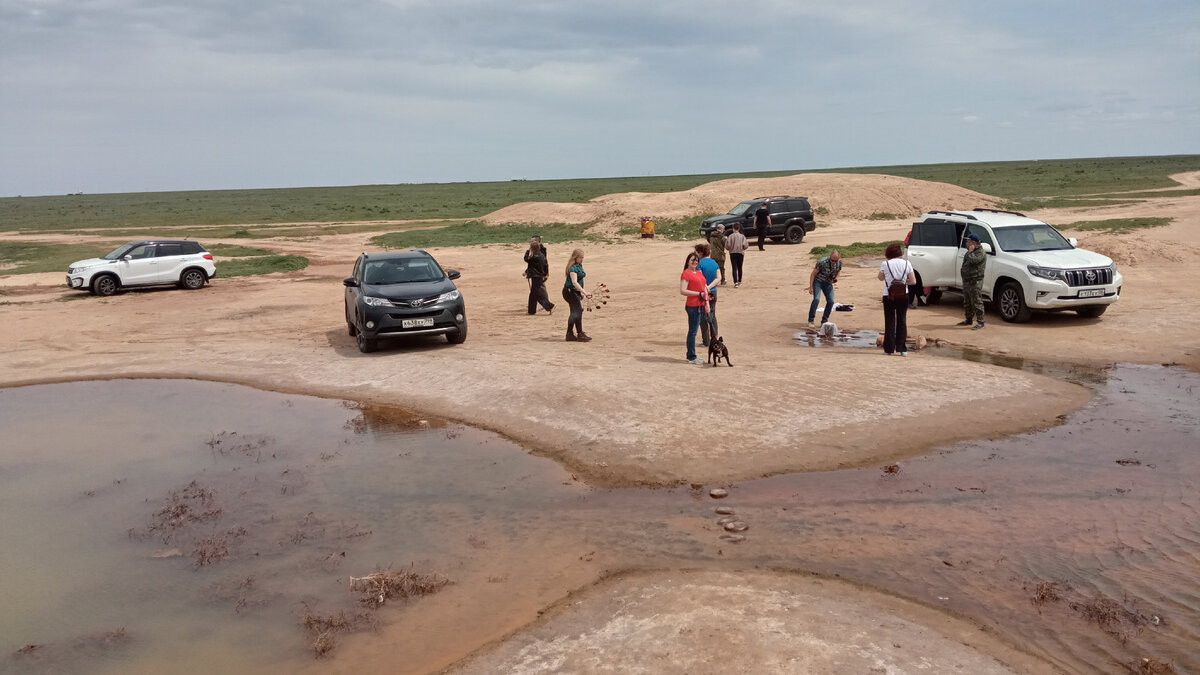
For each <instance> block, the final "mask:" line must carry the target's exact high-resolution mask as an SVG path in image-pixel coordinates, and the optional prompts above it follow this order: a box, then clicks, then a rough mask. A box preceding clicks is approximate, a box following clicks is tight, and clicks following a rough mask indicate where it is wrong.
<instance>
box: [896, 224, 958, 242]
mask: <svg viewBox="0 0 1200 675" xmlns="http://www.w3.org/2000/svg"><path fill="white" fill-rule="evenodd" d="M958 233H959V227H958V224H957V223H954V222H951V221H948V220H941V219H934V220H924V221H921V222H918V223H913V230H912V239H910V240H909V242H908V245H909V246H958V240H959V236H958Z"/></svg>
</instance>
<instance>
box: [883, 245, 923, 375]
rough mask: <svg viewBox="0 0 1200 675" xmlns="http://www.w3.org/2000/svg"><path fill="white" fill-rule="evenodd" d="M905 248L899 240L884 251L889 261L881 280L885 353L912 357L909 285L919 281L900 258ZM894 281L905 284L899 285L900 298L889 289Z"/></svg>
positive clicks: (909, 266) (885, 262) (908, 265)
mask: <svg viewBox="0 0 1200 675" xmlns="http://www.w3.org/2000/svg"><path fill="white" fill-rule="evenodd" d="M902 250H903V249H901V247H900V244H899V242H897V243H894V244H889V245H888V247H887V251H886V252H885V253H884V255H886V256H887V260H884V261H883V262H882V263H880V265H879V280H880V281H882V282H883V353H884V354H892V353H893V352H900V356H908V344H907V342H906V340H907V338H908V322H907V320H906V316H907V314H908V287H909V286H911V285H913V284H915V283H917V273H916V272H914V271H913V267H912V264H911V263H909V262H908V261H907V260H905V259H904V258H901V257H900V254H901V252H902ZM894 283H898V284H903V288H902V289H901V288H900V287H899V286H897V291H896V299H893V298H892V293H890V292H889V289H890V288H891V287H892V284H894Z"/></svg>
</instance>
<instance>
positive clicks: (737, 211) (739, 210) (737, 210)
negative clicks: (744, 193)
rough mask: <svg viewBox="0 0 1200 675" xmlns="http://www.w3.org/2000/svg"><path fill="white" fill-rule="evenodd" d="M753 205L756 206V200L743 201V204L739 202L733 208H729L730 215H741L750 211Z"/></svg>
mask: <svg viewBox="0 0 1200 675" xmlns="http://www.w3.org/2000/svg"><path fill="white" fill-rule="evenodd" d="M751 206H754V202H742V203H741V204H738V205H737V206H735V207H733V208H732V209H729V215H731V216H740V215H742V214H743V213H745V212H747V211H749V210H750V207H751Z"/></svg>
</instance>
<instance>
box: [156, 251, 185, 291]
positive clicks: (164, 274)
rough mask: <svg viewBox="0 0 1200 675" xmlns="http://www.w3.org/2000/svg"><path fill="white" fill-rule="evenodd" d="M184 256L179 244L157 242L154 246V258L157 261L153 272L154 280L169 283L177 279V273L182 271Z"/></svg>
mask: <svg viewBox="0 0 1200 675" xmlns="http://www.w3.org/2000/svg"><path fill="white" fill-rule="evenodd" d="M185 258H186V256H184V255H183V246H181V245H179V244H159V245H158V246H156V247H154V260H155V261H157V267H158V270H157V271H156V272H155V282H156V283H160V284H170V283H174V282H176V281H179V275H180V274H181V273H183V266H184V263H185V262H186V261H185Z"/></svg>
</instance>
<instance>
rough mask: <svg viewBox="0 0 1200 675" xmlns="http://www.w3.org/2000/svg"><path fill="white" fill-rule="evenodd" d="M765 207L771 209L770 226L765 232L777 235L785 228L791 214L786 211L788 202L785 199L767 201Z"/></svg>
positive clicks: (773, 235)
mask: <svg viewBox="0 0 1200 675" xmlns="http://www.w3.org/2000/svg"><path fill="white" fill-rule="evenodd" d="M767 208H769V209H770V210H771V227H770V228H768V229H767V234H768V235H770V236H772V237H778V236H779V235H781V234H783V231H784V230H786V229H787V221H788V217H789V216H790V215H791V214H790V213H789V212H788V202H787V200H786V199H780V200H777V201H773V202H769V203H768V204H767Z"/></svg>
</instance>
